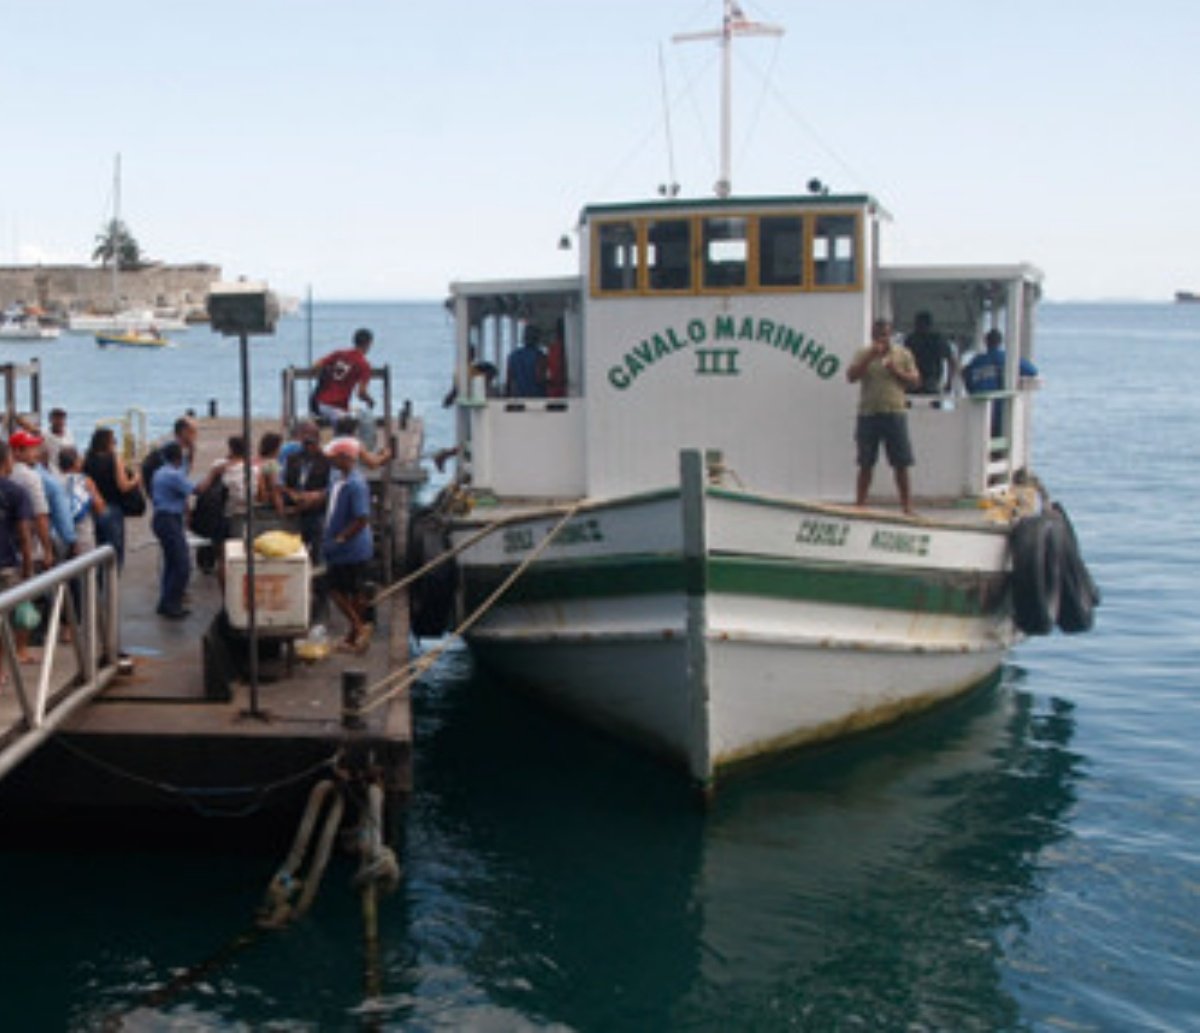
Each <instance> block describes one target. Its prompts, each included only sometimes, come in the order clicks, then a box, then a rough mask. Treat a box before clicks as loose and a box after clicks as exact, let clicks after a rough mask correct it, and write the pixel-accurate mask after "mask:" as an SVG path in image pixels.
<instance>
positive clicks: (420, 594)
mask: <svg viewBox="0 0 1200 1033" xmlns="http://www.w3.org/2000/svg"><path fill="white" fill-rule="evenodd" d="M449 548H450V542H449V540H448V536H447V534H446V522H445V520H444V519H443V518H442V516H441V514H440V513H438V512H437V511H436V510H435V509H433V508H425V509H420V510H418V511H417V512H415V513H414V514H413V517H412V521H411V523H410V524H409V532H408V548H407V550H406V553H407V554H406V557H405V559H406V565H407V569H408V570H410V571H412V570H420V568H421V567H423V566H425V564H426V563H428V562H430V560H433V559H435V558H436V557H438V556H440V555H441V554H442V553H444V552H446V551H447V550H448V549H449ZM457 583H458V570H457V564H456V563H455V562H454V561H453V560H448V561H447V562H445V563H442V564H440V565H439V566H437V567H434V569H433V570H431V571H430V572H429V573H428V574H426V575H425V576H424V577H420V578H418V579H417V580H416V581H414V582H413V583H412V584H411V585H409V588H408V610H409V629H410V630H411V631H412V633H413V634H414V635H416V637H417V638H436V637H438V636H440V635H444V634H445V633H446V631H447V630H448V629H449V627H450V616H451V611H452V610H453V607H454V595H455V588H456V585H457Z"/></svg>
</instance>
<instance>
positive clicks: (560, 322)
mask: <svg viewBox="0 0 1200 1033" xmlns="http://www.w3.org/2000/svg"><path fill="white" fill-rule="evenodd" d="M885 219H886V213H885V212H884V211H883V209H882V208H881V207H880V206H879V205H878V203H877V202H876V201H875V200H873V199H872V198H871V197H869V196H866V195H849V196H828V195H818V196H797V197H770V198H721V199H707V200H689V201H683V200H661V201H656V202H652V203H643V204H624V205H594V206H590V207H588V208H585V209H584V210H583V212H582V214H581V218H580V223H579V242H580V257H581V272H580V275H579V276H576V277H559V278H552V279H542V280H513V281H503V282H490V283H457V284H454V285H452V288H451V291H452V297H451V304H452V307H453V310H454V314H455V319H456V324H457V355H456V365H455V368H456V371H457V373H456V383H457V384H458V385H459V391H458V396H457V397H458V403H457V404H458V435H459V442H458V443H459V448H460V452H459V456H460V464H461V465H460V472H459V476H460V479H461V480H463V481H464V482H467V483H469V484H470V485H471V486H472V487H473V488H474V489H475V490H476V491H478V492H490V493H493V494H494V495H496V496H497V497H499V498H502V499H506V500H514V501H515V500H518V499H521V500H524V499H528V500H539V499H566V498H578V497H585V496H586V497H592V498H606V497H614V496H619V495H624V494H629V493H631V492H639V491H648V490H655V489H659V488H663V487H666V486H669V485H673V484H675V483H677V481H678V463H679V459H678V455H679V452H680V450H682V449H685V448H698V449H701V450H704V451H705V452H706V453H707V454H708V455H709V456H710V460H711V461H710V466H711V468H712V470H713V471H714V476H717V471H720V476H721V478H722V479H723V483H726V484H727V485H728V486H729V487H734V488H743V489H745V490H747V491H752V492H754V493H757V494H763V495H776V496H781V497H786V498H793V499H794V498H806V499H814V500H825V501H843V502H844V501H847V500H849V499H851V498H853V491H854V487H853V486H854V476H855V452H854V422H855V416H856V412H857V405H858V395H859V388H858V386H857V385H852V384H850V383H848V382H847V380H846V368H847V366H848V365H849V363H850V361H851V359H852V358H853V356H854V354H855V352H856V351H857V350H858V349H859V348H861V347H862V346H863V345H864V344H866V342H867V341H868V339H869V336H870V328H871V323H872V321H873V319H874V318H876V316H879V317H883V318H889V319H891V320H892V321H893V324H894V327H895V331H896V333H897V334H898V335H899V336H901V337H903V335H904V334H906V333H907V332H908V331H910V330H911V328H912V326H913V322H914V319H915V317H916V314H917V313H919V312H928V313H929V314H930V315H931V316H932V319H933V326H934V328H935V330H936V331H938V332H939V333H940V334H942V335H943V336H944V337H945V338H947V339H949V340H951V342H952V343H953V345H954V346H955V348H956V350H957V352H958V354H960V355H962V356H964V357H965V358H967V359H969V357H970V355H971V353H972V352H981V351H982V350H983V348H984V344H983V340H984V336H985V334H986V333H987V331H989V330H992V329H997V330H999V331H1000V332H1001V333H1002V334H1003V339H1004V346H1005V348H1006V353H1007V360H1006V361H1007V370H1006V376H1005V380H1004V384H1005V386H1006V389H1005V390H1003V391H1000V392H995V393H991V394H988V395H986V396H984V395H967V394H966V393H965V392H963V391H962V390H961V389H959V390H956V391H953V392H950V393H946V394H942V395H912V396H911V403H910V418H909V429H910V433H911V435H912V439H913V447H914V451H915V453H916V460H917V465H916V468H915V470H914V473H913V485H914V494H915V496H916V498H918V499H925V500H936V499H956V498H960V497H963V496H980V495H984V494H986V493H988V492H991V491H995V490H999V489H1002V488H1004V487H1006V486H1007V485H1008V484H1009V483H1011V480H1012V477H1013V475H1014V473H1015V472H1016V471H1017V470H1019V469H1021V468H1022V467H1024V466H1026V465H1027V463H1028V460H1029V455H1028V436H1027V434H1026V430H1027V427H1028V420H1029V410H1028V404H1027V403H1028V387H1029V385H1028V384H1025V383H1022V382H1021V380H1020V378H1019V377H1018V376H1017V371H1018V369H1019V362H1020V360H1021V359H1022V358H1026V359H1028V358H1030V357H1031V354H1032V328H1033V318H1032V316H1033V309H1034V305H1035V302H1036V300H1037V297H1038V294H1039V281H1040V276H1039V274H1038V273H1037V271H1036V270H1034V269H1032V268H1031V267H1029V266H1025V265H1019V266H984V267H950V266H946V267H914V268H899V267H889V266H886V265H882V264H881V261H880V243H879V241H880V230H881V224H882V222H883V221H884V220H885ZM529 327H532V328H534V329H533V330H532V331H529V330H527V328H529ZM527 334H530V335H531V336H532V337H533V338H534V339H535V341H536V344H531V345H530V347H537V348H538V349H539V351H540V354H538V353H534V356H535V357H537V359H538V361H537V362H536V365H537V368H538V369H539V370H542V369H543V368H544V367H546V366H548V368H549V375H548V380H549V383H548V386H546V387H543V386H542V385H541V383H539V384H538V386H537V387H536V388H535V389H533V390H530V389H529V388H528V378H526V386H525V389H524V390H521V391H520V392H519V393H518V392H517V391H516V390H515V383H510V380H512V381H514V382H515V381H516V380H519V379H520V377H514V378H510V377H509V376H508V372H509V368H510V358H511V357H512V356H513V354H514V353H515V352H517V351H518V350H519V349H520V348H521V347H522V344H523V342H524V341H525V339H526V336H527ZM522 361H526V367H525V368H526V369H527V370H528V369H532V368H534V365H535V363H534V362H533V358H531V356H530V355H526V357H525V360H522V359H517V360H514V365H520V363H521V362H522ZM522 396H523V397H522ZM881 462H882V460H881ZM887 490H890V478H886V477H879V478H877V479H876V491H877V493H881V492H884V491H887Z"/></svg>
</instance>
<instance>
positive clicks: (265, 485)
mask: <svg viewBox="0 0 1200 1033" xmlns="http://www.w3.org/2000/svg"><path fill="white" fill-rule="evenodd" d="M282 449H283V435H282V434H280V433H279V432H278V431H274V430H269V431H267V432H266V433H265V434H264V435H263V436H262V437H261V438H259V439H258V490H257V492H256V493H255V496H254V497H255V501H256V502H257V503H258V504H259V505H260V506H265V507H267V508H268V509H270V510H271V512H273V513H276V514H282V513H283V498H282V496H281V495H280V487H281V486H282V483H283V478H282V475H283V464H282V462H281V461H280V458H279V454H280V452H281V450H282Z"/></svg>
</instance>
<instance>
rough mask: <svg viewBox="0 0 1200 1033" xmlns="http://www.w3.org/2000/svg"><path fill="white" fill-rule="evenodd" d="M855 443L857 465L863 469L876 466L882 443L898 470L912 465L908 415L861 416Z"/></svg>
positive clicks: (887, 413)
mask: <svg viewBox="0 0 1200 1033" xmlns="http://www.w3.org/2000/svg"><path fill="white" fill-rule="evenodd" d="M854 441H855V443H856V444H857V445H858V465H859V466H861V467H863V468H864V469H867V470H870V469H872V468H873V467H874V466H875V461H876V460H877V459H878V458H879V443H880V442H881V441H882V442H883V447H884V449H885V450H886V451H887V458H888V463H889V464H890V465H892V466H894V467H895V468H896V469H901V468H902V467H906V466H912V465H913V451H912V442H910V441H909V440H908V414H907V413H902V412H879V413H872V414H871V415H869V416H859V418H858V424H857V426H856V427H855V430H854Z"/></svg>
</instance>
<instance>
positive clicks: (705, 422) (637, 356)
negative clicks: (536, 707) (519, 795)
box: [448, 17, 1098, 785]
mask: <svg viewBox="0 0 1200 1033" xmlns="http://www.w3.org/2000/svg"><path fill="white" fill-rule="evenodd" d="M731 23H732V19H731V17H727V19H726V25H725V28H724V30H723V32H724V36H725V38H724V43H725V45H726V47H728V43H729V38H730V37H731V36H732V35H733V34H734V33H733V32H732V31H731ZM734 24H735V23H734ZM725 135H726V136H727V135H728V134H725ZM725 170H726V171H725V175H723V177H722V184H721V186H723V188H724V189H721V190H720V191H719V192H720V193H721V194H722V195H724V196H718V197H717V198H715V199H711V198H710V199H697V200H680V199H668V200H655V201H651V202H644V203H630V204H606V205H592V206H589V207H586V208H585V209H584V210H583V211H582V213H581V216H580V221H579V239H580V255H581V272H580V275H579V276H577V277H565V278H554V279H546V280H510V281H503V282H493V283H456V284H453V285H452V287H451V293H452V298H451V303H452V307H453V311H454V315H455V319H456V325H457V353H456V366H455V369H456V382H457V383H459V384H463V385H469V387H468V389H466V390H461V391H459V393H458V401H457V407H458V408H457V424H458V450H459V452H458V454H459V462H460V466H459V471H458V480H457V483H456V485H455V491H454V493H453V506H452V507H451V508H450V509H449V510H448V511H450V512H453V513H454V514H455V515H453V516H452V517H450V537H451V539H452V540H453V541H454V542H455V544H456V545H458V546H460V547H462V546H464V545H467V543H468V542H470V543H471V544H469V546H468V547H466V548H465V549H464V550H463V551H462V552H461V554H460V555H459V557H458V569H459V592H458V596H459V602H460V607H459V609H460V613H459V617H460V619H463V618H465V617H466V615H467V614H468V613H470V614H472V617H471V623H470V625H469V628H468V629H467V630H466V632H465V638H466V640H467V642H468V643H469V645H470V647H471V649H472V651H473V652H474V653H475V654H476V656H477V657H478V658H479V660H480V661H481V662H482V663H483V664H484V665H485V666H487V667H489V668H491V669H492V670H493V671H495V672H497V673H498V674H499V675H501V676H502V677H503V678H504V679H505V680H507V681H509V682H511V683H512V684H514V685H516V686H519V687H521V688H524V689H527V690H529V691H532V692H534V693H536V694H538V695H541V696H543V697H544V698H545V699H547V700H548V701H550V702H552V703H553V704H554V705H556V706H558V707H561V708H563V709H565V710H567V711H570V712H571V713H574V714H576V715H578V716H579V717H581V718H583V719H584V720H586V721H588V722H590V723H593V724H595V725H598V726H601V727H603V728H606V729H610V730H613V731H615V732H617V733H619V734H620V735H622V736H624V737H625V738H627V739H629V740H632V741H634V742H636V743H639V744H641V745H642V746H644V747H646V748H648V749H650V750H652V751H654V752H656V753H658V754H660V755H661V756H663V757H665V758H667V759H668V760H669V761H671V762H673V763H674V764H676V765H678V766H680V767H682V768H683V769H684V770H686V771H687V772H688V774H689V775H690V776H691V777H692V778H693V779H695V780H696V781H697V782H698V783H700V784H702V785H711V783H712V782H713V781H714V779H716V778H717V776H718V775H719V774H720V773H721V772H722V771H723V770H725V769H727V768H729V767H730V766H732V765H734V764H736V763H738V762H741V761H745V760H748V759H750V758H753V757H757V756H760V755H763V754H767V753H771V752H773V751H776V750H779V749H783V748H787V747H791V746H796V745H800V744H806V743H814V742H819V741H825V740H831V739H836V738H838V737H841V736H844V735H847V734H850V733H853V732H857V731H860V730H862V729H866V728H869V727H872V726H875V725H879V724H882V723H885V722H889V721H893V720H895V719H897V718H899V717H901V716H902V715H904V714H906V713H909V712H911V711H916V710H919V709H922V708H926V707H929V706H931V705H933V704H935V703H937V702H938V701H940V700H945V699H948V698H950V697H953V696H955V695H958V694H960V693H963V692H965V691H966V690H968V689H970V688H972V687H973V686H975V685H977V684H979V683H980V682H982V681H984V680H985V679H987V678H988V677H989V676H990V675H992V674H993V673H994V672H995V671H996V670H997V668H998V667H999V666H1000V664H1001V663H1002V661H1003V659H1004V657H1005V654H1006V651H1007V650H1008V649H1009V647H1010V646H1011V645H1012V644H1013V643H1014V641H1016V640H1017V638H1018V637H1019V635H1020V634H1021V631H1022V630H1025V631H1036V632H1044V631H1047V630H1049V627H1050V626H1052V625H1053V623H1054V621H1055V618H1056V616H1057V614H1058V609H1059V597H1060V581H1061V578H1062V577H1063V571H1064V569H1066V568H1065V566H1064V559H1063V557H1064V555H1066V553H1067V551H1068V543H1067V539H1068V537H1070V541H1071V542H1072V543H1073V536H1069V525H1066V524H1065V518H1063V519H1059V518H1057V517H1054V516H1051V515H1045V516H1040V517H1038V516H1033V515H1032V514H1035V513H1037V512H1038V511H1039V510H1040V509H1041V508H1042V506H1043V504H1044V502H1045V497H1044V493H1039V491H1037V490H1035V489H1034V488H1033V487H1029V486H1027V485H1026V484H1025V482H1026V481H1027V480H1028V470H1029V465H1030V461H1031V458H1032V448H1031V444H1032V443H1031V439H1030V429H1031V428H1030V405H1031V395H1030V391H1029V389H1028V387H1027V386H1026V385H1022V384H1021V383H1020V381H1019V378H1018V376H1017V371H1018V362H1019V360H1020V359H1021V358H1022V357H1029V356H1030V355H1031V354H1032V349H1033V328H1034V309H1035V305H1036V302H1037V300H1038V297H1039V293H1040V288H1039V284H1040V274H1039V273H1038V272H1037V270H1035V269H1034V268H1032V267H1030V266H1027V265H1007V266H1000V265H981V266H967V267H951V266H939V267H922V268H898V267H892V266H886V265H883V264H881V262H880V245H879V240H880V235H881V232H882V225H881V224H882V222H883V220H884V217H885V213H884V212H883V209H882V208H881V206H880V204H879V203H878V202H877V201H876V200H875V199H874V198H873V197H870V196H866V195H857V194H856V195H828V194H824V193H820V194H809V195H801V196H782V197H737V196H733V195H732V194H731V193H730V192H729V190H728V187H729V176H728V171H727V170H728V164H727V159H726V166H725ZM923 311H925V312H930V313H932V315H933V317H934V321H935V325H936V326H937V327H938V329H939V330H940V331H941V332H942V333H943V334H945V335H952V336H953V338H954V339H955V341H956V342H958V344H959V345H960V346H963V347H964V350H965V347H967V346H980V344H981V342H982V339H983V336H984V334H985V333H986V332H987V331H988V330H990V329H999V330H1001V331H1002V332H1003V333H1004V337H1005V341H1006V344H1007V381H1006V382H1007V383H1008V384H1010V385H1013V388H1012V389H1011V390H1007V391H1003V392H999V393H996V394H990V395H986V396H974V397H967V396H963V395H948V396H924V395H922V396H913V398H912V404H911V410H910V412H909V428H910V433H911V436H912V439H913V445H914V450H915V452H916V456H917V464H918V465H917V466H916V468H915V471H914V486H915V494H916V508H917V512H918V514H919V515H916V516H909V515H905V514H904V513H902V512H900V510H899V507H898V505H897V504H896V502H895V500H894V498H893V496H892V481H891V476H890V472H889V471H888V469H887V466H886V463H885V462H884V461H882V460H881V463H880V466H879V468H878V469H877V471H876V475H875V482H874V483H875V488H876V494H875V495H874V496H872V499H871V500H870V502H869V504H868V505H866V506H863V507H856V506H854V505H852V504H851V502H852V500H853V499H854V496H855V475H856V466H855V463H856V457H855V450H854V428H855V420H856V410H857V404H858V396H859V391H858V388H857V386H854V385H851V384H848V383H847V378H846V369H847V367H848V365H849V364H850V361H851V359H852V357H853V356H854V354H855V353H856V351H857V350H858V349H859V348H861V347H862V346H863V345H864V344H865V343H866V342H867V341H868V339H869V336H870V328H871V324H872V321H873V319H874V318H875V317H876V316H883V317H886V318H889V319H891V320H893V321H894V323H895V325H896V326H897V327H909V326H911V325H912V323H913V320H914V317H915V315H916V313H918V312H923ZM530 325H532V326H535V327H538V328H539V329H540V331H541V338H542V340H543V341H549V342H553V344H552V347H557V344H558V341H559V340H561V343H562V349H563V356H564V359H565V370H566V375H565V386H564V389H563V390H562V392H561V396H556V397H533V398H512V397H507V398H502V397H494V396H492V395H490V394H489V393H488V392H485V391H484V390H483V389H482V385H480V384H474V385H472V384H471V369H472V363H473V362H478V361H480V360H482V361H486V362H491V363H492V364H494V365H495V366H496V368H498V369H499V370H501V371H503V370H505V369H506V363H507V359H508V356H509V355H510V354H511V353H512V351H513V350H514V349H515V348H516V347H517V346H518V345H519V344H520V342H521V341H522V339H523V336H524V334H525V332H526V327H528V326H530ZM993 409H995V410H996V411H997V412H998V413H1000V414H1001V416H999V417H997V418H996V419H997V421H998V422H997V423H995V424H994V423H993ZM1001 419H1002V424H1001V423H1000V422H999V420H1001ZM1001 426H1002V427H1003V428H1007V429H1006V430H1005V431H1004V433H1002V434H1001V433H998V432H994V428H1000V427H1001ZM1023 517H1024V518H1026V519H1024V521H1023V522H1021V518H1023ZM1016 526H1021V527H1022V528H1023V529H1028V530H1027V531H1026V530H1023V532H1022V536H1021V544H1020V545H1019V547H1017V548H1016V549H1014V546H1013V545H1012V544H1011V539H1012V532H1013V529H1014V527H1016ZM489 530H490V531H491V533H487V532H488V531H489ZM476 539H477V540H476ZM1071 555H1072V556H1073V557H1074V558H1073V559H1072V560H1071V563H1072V564H1074V565H1073V566H1070V569H1071V571H1073V572H1074V580H1073V581H1071V582H1070V585H1069V586H1068V587H1069V588H1070V599H1069V605H1070V607H1071V608H1072V612H1071V615H1070V617H1069V619H1068V623H1067V624H1065V625H1064V627H1067V626H1069V630H1083V629H1084V627H1086V626H1090V622H1091V607H1092V605H1094V603H1095V602H1096V601H1098V598H1097V596H1096V595H1095V592H1094V586H1092V585H1091V582H1090V579H1087V577H1086V571H1085V570H1084V569H1083V568H1082V562H1081V561H1079V560H1078V557H1077V553H1074V552H1072V553H1071ZM1068 565H1069V564H1068ZM1014 584H1015V590H1014ZM1018 625H1020V627H1018Z"/></svg>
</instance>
